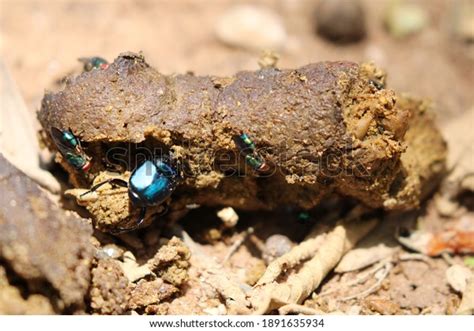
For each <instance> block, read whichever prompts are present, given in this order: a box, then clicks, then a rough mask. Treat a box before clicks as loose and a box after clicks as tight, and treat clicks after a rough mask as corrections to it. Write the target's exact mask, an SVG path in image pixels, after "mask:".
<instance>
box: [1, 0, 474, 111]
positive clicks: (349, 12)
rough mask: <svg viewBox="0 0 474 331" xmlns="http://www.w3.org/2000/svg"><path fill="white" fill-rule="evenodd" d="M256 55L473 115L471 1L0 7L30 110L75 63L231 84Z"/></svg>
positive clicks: (27, 1)
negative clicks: (135, 64) (333, 71)
mask: <svg viewBox="0 0 474 331" xmlns="http://www.w3.org/2000/svg"><path fill="white" fill-rule="evenodd" d="M263 50H274V51H275V52H276V53H277V55H278V56H279V57H280V59H279V62H278V66H279V67H283V68H291V67H298V66H302V65H305V64H307V63H310V62H317V61H324V60H351V61H355V62H361V61H374V62H375V63H376V64H377V65H379V66H380V67H382V68H384V69H385V70H386V71H387V72H388V86H389V87H392V88H394V89H396V90H397V91H400V92H409V93H410V94H413V95H416V96H419V97H424V98H429V99H431V100H432V101H433V102H434V104H435V109H436V111H437V112H438V118H439V119H441V120H449V119H450V118H452V116H455V115H457V114H460V113H462V112H465V111H472V110H473V109H472V105H473V100H474V93H473V89H472V87H473V82H474V65H473V64H474V1H470V0H361V1H358V0H273V1H270V0H267V1H265V0H259V1H230V0H155V1H153V0H137V1H132V0H116V1H113V0H44V1H40V0H0V51H1V58H2V59H3V61H4V62H5V63H6V65H7V67H8V69H9V71H10V73H11V75H12V76H13V78H14V80H15V81H16V83H17V85H18V86H19V89H20V92H21V94H22V95H23V97H24V98H25V101H26V103H27V106H28V108H29V109H31V110H37V109H38V108H39V105H40V100H41V98H42V96H43V93H44V90H45V89H53V88H54V87H55V85H57V83H56V82H57V81H59V80H60V79H61V78H62V77H63V76H65V75H68V74H72V73H77V72H79V71H80V70H81V68H82V67H81V64H80V63H79V62H78V61H77V58H78V57H81V56H94V55H98V56H102V57H104V58H106V59H108V60H109V61H112V60H113V59H114V58H115V57H116V56H117V55H118V54H119V53H120V52H123V51H134V52H138V51H142V52H143V54H144V55H145V58H146V59H147V61H148V62H149V63H150V64H151V65H152V66H154V67H156V68H157V69H158V70H160V71H161V72H163V73H166V74H171V73H185V72H187V71H192V72H194V73H196V74H198V75H207V74H213V75H231V74H233V73H235V72H236V71H239V70H256V69H258V68H259V64H258V61H259V58H260V56H261V53H262V51H263ZM56 87H57V86H56Z"/></svg>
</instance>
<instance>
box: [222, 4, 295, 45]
mask: <svg viewBox="0 0 474 331" xmlns="http://www.w3.org/2000/svg"><path fill="white" fill-rule="evenodd" d="M215 31H216V35H217V38H218V39H219V40H220V41H222V42H223V43H225V44H228V45H230V46H235V47H241V48H246V49H251V50H264V49H272V50H280V49H282V48H283V47H284V46H285V42H286V39H287V34H286V30H285V27H284V25H283V22H282V20H281V18H280V17H279V16H278V15H277V14H275V13H274V12H272V11H271V10H269V9H266V8H264V7H257V6H253V5H238V6H235V7H233V8H231V9H229V10H228V11H227V12H225V13H224V14H223V15H222V16H221V18H220V19H219V21H218V22H217V24H216V28H215Z"/></svg>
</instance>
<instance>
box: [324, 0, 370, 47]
mask: <svg viewBox="0 0 474 331" xmlns="http://www.w3.org/2000/svg"><path fill="white" fill-rule="evenodd" d="M315 21H316V32H317V33H318V34H319V35H321V36H322V37H324V38H326V39H328V40H330V41H333V42H337V43H350V42H356V41H359V40H361V39H363V38H364V36H365V35H366V24H365V11H364V7H363V6H362V3H361V2H360V1H359V0H321V1H320V2H319V4H318V6H317V8H316V13H315Z"/></svg>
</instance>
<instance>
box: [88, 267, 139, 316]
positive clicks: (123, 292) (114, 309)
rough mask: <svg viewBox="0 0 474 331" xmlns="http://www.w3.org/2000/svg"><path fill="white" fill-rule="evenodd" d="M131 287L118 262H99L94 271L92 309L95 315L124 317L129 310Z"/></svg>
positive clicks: (91, 292) (91, 294)
mask: <svg viewBox="0 0 474 331" xmlns="http://www.w3.org/2000/svg"><path fill="white" fill-rule="evenodd" d="M129 297H130V287H129V284H128V279H127V277H125V275H124V274H123V272H122V269H121V268H120V265H119V263H118V262H117V261H115V260H111V259H107V260H99V262H98V264H97V267H96V268H95V269H93V270H92V289H91V291H90V298H91V308H92V310H93V312H94V313H97V314H106V315H111V314H112V315H122V314H125V313H126V312H127V310H128V300H129Z"/></svg>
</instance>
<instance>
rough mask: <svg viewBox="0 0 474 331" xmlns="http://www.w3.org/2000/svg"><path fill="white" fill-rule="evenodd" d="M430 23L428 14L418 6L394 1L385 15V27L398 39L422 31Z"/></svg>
mask: <svg viewBox="0 0 474 331" xmlns="http://www.w3.org/2000/svg"><path fill="white" fill-rule="evenodd" d="M427 23H428V17H427V15H426V12H425V11H424V10H423V8H421V7H420V6H418V5H415V4H411V3H405V2H404V1H393V2H392V3H391V4H390V6H389V7H388V9H387V12H386V14H385V26H386V28H387V30H388V32H389V33H390V34H391V35H392V36H393V37H396V38H404V37H407V36H409V35H413V34H415V33H417V32H419V31H421V30H422V29H423V28H424V27H425V26H426V24H427Z"/></svg>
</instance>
